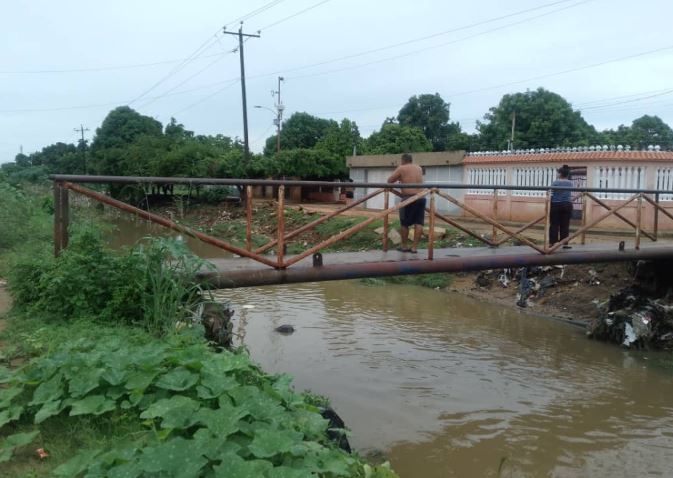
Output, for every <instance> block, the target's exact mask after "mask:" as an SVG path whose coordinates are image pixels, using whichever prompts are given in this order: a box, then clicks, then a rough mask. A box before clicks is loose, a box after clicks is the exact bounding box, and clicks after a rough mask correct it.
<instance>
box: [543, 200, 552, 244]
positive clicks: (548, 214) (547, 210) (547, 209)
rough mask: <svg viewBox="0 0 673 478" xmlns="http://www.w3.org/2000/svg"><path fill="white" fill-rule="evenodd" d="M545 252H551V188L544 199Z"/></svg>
mask: <svg viewBox="0 0 673 478" xmlns="http://www.w3.org/2000/svg"><path fill="white" fill-rule="evenodd" d="M544 217H545V220H544V231H542V233H543V234H544V252H545V254H548V253H549V224H550V218H551V190H550V189H548V190H547V197H546V198H545V201H544Z"/></svg>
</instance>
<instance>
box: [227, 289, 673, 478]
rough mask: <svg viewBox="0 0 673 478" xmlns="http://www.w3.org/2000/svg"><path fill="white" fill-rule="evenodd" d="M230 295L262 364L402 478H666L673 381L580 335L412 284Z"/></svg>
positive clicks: (247, 291)
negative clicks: (325, 409)
mask: <svg viewBox="0 0 673 478" xmlns="http://www.w3.org/2000/svg"><path fill="white" fill-rule="evenodd" d="M221 294H222V296H225V297H227V298H229V299H231V300H232V302H233V303H234V305H235V307H236V309H237V314H240V316H241V317H243V318H244V321H245V322H246V323H247V324H246V325H245V327H244V329H245V343H246V345H247V346H248V347H249V349H250V351H251V354H252V356H253V357H254V358H255V359H256V360H257V361H259V362H260V363H261V364H262V365H263V367H264V368H265V369H267V370H270V371H275V372H288V373H291V374H292V375H294V376H295V377H296V384H297V386H298V387H299V388H307V389H311V390H313V391H316V392H319V393H323V394H325V395H328V396H329V397H330V398H331V399H332V401H333V403H334V405H335V406H336V408H337V410H338V411H339V412H340V413H341V414H342V415H343V417H344V419H345V420H346V423H347V424H348V425H349V426H350V427H351V428H352V430H353V442H354V445H355V446H356V447H358V448H360V449H361V450H367V449H372V448H379V449H385V450H387V454H388V456H389V458H390V459H391V461H392V462H393V465H394V466H395V468H396V470H398V471H399V472H400V473H401V475H402V476H406V477H418V476H423V477H447V476H461V477H464V476H497V470H498V467H499V466H500V465H501V461H503V464H502V467H503V468H502V474H501V476H558V477H565V476H605V475H607V474H608V473H607V471H608V470H610V474H611V475H613V476H634V475H636V474H637V475H642V474H643V473H645V472H652V473H655V472H657V473H660V474H662V475H663V476H667V475H668V474H669V472H668V470H669V469H670V467H669V466H668V464H667V460H666V457H667V454H668V453H670V451H671V449H672V448H673V436H672V435H673V433H672V432H671V430H673V428H671V426H672V425H673V419H672V417H673V410H672V407H671V404H669V400H668V399H667V397H669V396H671V393H673V382H672V381H671V379H670V377H669V376H668V375H666V374H664V373H661V372H660V371H659V370H656V369H651V368H649V367H647V366H646V364H647V362H644V361H643V360H640V359H634V357H633V356H631V355H628V354H626V353H624V352H622V351H621V350H619V349H618V348H616V347H612V346H607V345H603V344H600V343H596V342H591V341H588V340H587V339H586V338H585V337H584V336H583V334H582V332H581V331H579V330H577V329H574V328H570V327H568V326H566V325H564V324H560V323H556V322H553V321H548V320H541V319H538V318H532V317H528V316H522V315H519V314H517V313H516V312H513V311H510V310H506V309H503V308H500V307H493V306H489V305H485V304H481V303H478V302H475V301H473V300H470V299H468V298H465V297H463V296H460V295H453V294H445V293H441V292H436V291H432V290H428V289H422V288H416V287H408V286H385V287H366V286H363V285H361V284H359V283H357V282H333V283H323V284H307V285H301V286H292V287H266V288H258V289H240V290H234V291H221ZM245 303H250V304H254V305H255V308H254V309H242V307H241V305H242V304H245ZM282 323H292V324H293V325H294V326H295V327H296V328H297V332H296V333H295V334H294V335H291V336H281V335H279V334H276V333H274V332H273V329H274V328H275V327H277V326H278V325H281V324H282Z"/></svg>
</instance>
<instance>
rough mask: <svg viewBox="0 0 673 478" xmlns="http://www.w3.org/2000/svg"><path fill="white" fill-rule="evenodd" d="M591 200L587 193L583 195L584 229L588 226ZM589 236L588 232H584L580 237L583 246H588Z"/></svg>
mask: <svg viewBox="0 0 673 478" xmlns="http://www.w3.org/2000/svg"><path fill="white" fill-rule="evenodd" d="M588 200H589V198H588V196H587V193H582V228H584V226H586V225H587V209H588V208H587V201H588ZM586 242H587V235H586V232H583V233H582V235H581V236H580V243H581V244H582V245H584V244H586Z"/></svg>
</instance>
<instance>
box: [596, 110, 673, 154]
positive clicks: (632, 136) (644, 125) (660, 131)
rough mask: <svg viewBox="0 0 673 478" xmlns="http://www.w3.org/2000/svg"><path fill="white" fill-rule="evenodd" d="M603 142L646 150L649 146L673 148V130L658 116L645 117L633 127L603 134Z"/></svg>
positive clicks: (621, 127)
mask: <svg viewBox="0 0 673 478" xmlns="http://www.w3.org/2000/svg"><path fill="white" fill-rule="evenodd" d="M602 142H604V143H607V144H613V145H618V144H621V145H623V146H626V145H628V146H631V147H632V148H636V149H646V148H647V147H648V146H650V145H652V146H657V145H658V146H661V147H662V148H664V149H670V148H673V129H671V127H670V126H669V125H668V124H666V123H665V122H664V121H663V120H662V119H661V118H659V117H658V116H650V115H644V116H641V117H640V118H636V119H635V120H633V122H632V123H631V126H625V125H620V126H619V127H618V128H617V129H616V130H607V131H603V132H602Z"/></svg>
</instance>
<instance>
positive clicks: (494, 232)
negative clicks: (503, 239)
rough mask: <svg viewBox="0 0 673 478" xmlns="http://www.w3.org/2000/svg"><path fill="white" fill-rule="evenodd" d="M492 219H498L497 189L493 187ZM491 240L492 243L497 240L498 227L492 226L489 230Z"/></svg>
mask: <svg viewBox="0 0 673 478" xmlns="http://www.w3.org/2000/svg"><path fill="white" fill-rule="evenodd" d="M492 214H493V220H494V221H496V222H497V221H498V190H497V189H494V190H493V211H492ZM491 242H493V243H494V244H495V243H497V242H498V229H497V228H496V227H495V226H493V229H492V231H491Z"/></svg>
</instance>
